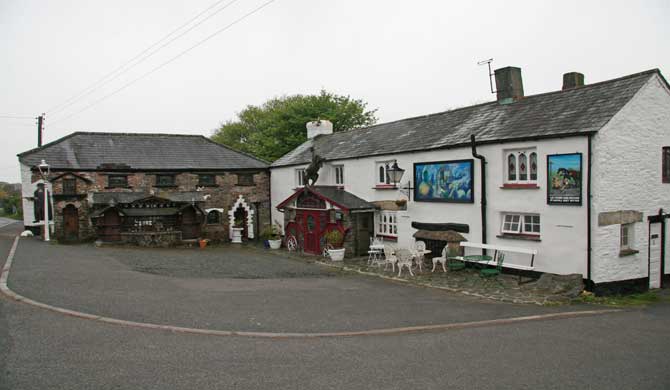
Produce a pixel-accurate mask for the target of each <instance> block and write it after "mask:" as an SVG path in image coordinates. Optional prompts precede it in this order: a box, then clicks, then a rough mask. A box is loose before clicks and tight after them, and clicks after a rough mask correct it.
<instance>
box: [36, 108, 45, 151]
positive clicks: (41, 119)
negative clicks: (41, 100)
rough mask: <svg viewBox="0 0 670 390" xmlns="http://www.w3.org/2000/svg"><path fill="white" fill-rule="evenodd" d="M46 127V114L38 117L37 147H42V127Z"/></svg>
mask: <svg viewBox="0 0 670 390" xmlns="http://www.w3.org/2000/svg"><path fill="white" fill-rule="evenodd" d="M43 125H44V114H42V115H40V116H38V117H37V147H38V148H41V147H42V126H43Z"/></svg>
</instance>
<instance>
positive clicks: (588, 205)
mask: <svg viewBox="0 0 670 390" xmlns="http://www.w3.org/2000/svg"><path fill="white" fill-rule="evenodd" d="M587 137H588V141H587V142H588V143H587V151H586V154H587V155H588V159H589V163H588V169H589V170H588V172H587V173H588V174H587V176H586V280H587V284H588V287H590V289H591V290H593V281H592V279H591V134H589V135H588V136H587Z"/></svg>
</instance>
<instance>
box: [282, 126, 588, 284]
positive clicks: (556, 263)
mask: <svg viewBox="0 0 670 390" xmlns="http://www.w3.org/2000/svg"><path fill="white" fill-rule="evenodd" d="M524 147H536V148H537V150H536V152H537V153H538V186H539V187H540V188H539V189H501V188H500V187H501V186H502V184H503V172H504V166H505V165H504V156H503V150H505V149H514V148H524ZM575 152H579V153H582V154H583V161H584V163H583V165H584V177H586V170H587V163H586V161H587V140H586V137H572V138H563V139H554V140H544V141H537V142H523V143H509V144H495V145H486V146H481V147H479V148H478V153H479V154H482V155H484V156H485V157H486V159H487V197H488V212H487V219H488V242H489V243H490V244H497V245H504V246H516V247H524V248H531V249H537V250H538V256H537V258H536V259H535V269H536V270H537V271H541V272H552V273H559V274H568V273H580V274H582V275H584V276H586V252H587V251H586V248H587V243H586V200H585V199H586V198H585V196H586V182H585V181H584V183H583V188H584V191H583V196H584V202H583V204H582V205H581V206H549V205H547V201H546V195H547V192H546V190H547V188H546V181H547V179H546V161H547V159H546V156H547V154H558V153H575ZM470 158H473V157H472V154H471V150H470V148H458V149H450V150H439V151H426V152H419V153H406V154H397V155H387V156H375V157H366V158H359V159H349V160H338V161H331V162H329V163H327V164H324V167H323V168H322V169H321V171H320V172H319V181H318V182H317V184H321V185H326V184H333V183H334V174H333V173H332V172H331V171H332V164H338V165H339V164H342V165H344V183H345V185H344V188H345V189H346V190H347V191H349V192H351V193H353V194H355V195H357V196H359V197H361V198H363V199H366V200H368V201H375V200H395V199H398V198H401V197H403V196H402V195H401V194H400V193H399V191H398V190H380V189H374V186H375V177H376V176H375V175H376V173H377V172H376V169H375V163H376V162H378V161H385V160H394V159H397V161H398V165H399V166H400V167H401V168H404V169H406V172H405V176H404V177H403V180H402V184H403V186H404V185H406V183H407V181H408V180H409V179H411V180H412V181H414V179H413V164H414V163H415V162H429V161H442V160H458V159H470ZM304 167H305V165H302V166H292V167H281V168H273V169H272V175H271V183H272V194H271V197H272V205H273V211H272V212H273V214H272V215H273V219H277V220H279V221H283V215H282V214H281V213H280V212H278V211H277V210H276V208H275V207H276V206H277V204H279V203H280V202H281V201H283V200H284V199H286V198H287V197H289V196H290V195H291V194H292V193H293V189H294V188H295V186H296V182H295V169H296V168H304ZM474 181H475V185H474V186H475V203H473V204H457V203H434V202H415V201H413V200H412V201H411V202H409V203H408V205H407V211H400V212H398V236H399V238H398V244H399V245H403V246H408V245H411V244H412V243H413V241H414V239H413V238H412V234H413V233H414V232H416V230H415V229H413V228H412V227H411V222H412V221H417V222H432V223H446V222H453V223H465V224H468V225H470V233H469V234H465V236H466V237H467V239H468V240H469V241H473V242H481V214H480V202H481V198H480V197H481V191H480V184H481V183H480V163H479V160H477V159H475V175H474ZM412 199H413V197H412ZM505 211H512V212H525V213H538V214H540V217H541V222H540V223H541V240H542V241H540V242H534V241H524V240H512V239H501V238H497V237H496V235H499V234H500V228H501V222H502V221H501V214H502V213H503V212H505ZM505 261H506V262H508V263H513V264H514V263H516V264H520V265H527V264H529V262H530V257H529V256H526V255H513V254H509V255H508V256H506V258H505Z"/></svg>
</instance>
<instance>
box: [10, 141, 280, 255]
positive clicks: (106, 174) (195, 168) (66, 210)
mask: <svg viewBox="0 0 670 390" xmlns="http://www.w3.org/2000/svg"><path fill="white" fill-rule="evenodd" d="M18 157H19V162H20V166H21V178H22V184H23V210H24V225H25V226H26V228H29V229H33V230H37V231H39V227H40V226H42V225H43V222H42V219H43V213H44V210H43V208H44V207H42V204H43V198H42V196H43V186H44V180H43V178H42V175H41V173H40V172H39V170H38V168H37V166H38V165H39V164H40V162H41V161H43V160H44V161H45V162H46V163H47V164H48V165H49V166H50V172H49V176H48V180H47V182H46V185H47V188H48V189H49V191H48V193H49V197H50V199H49V201H50V204H51V209H52V210H49V211H52V212H53V218H52V220H53V222H52V232H53V234H54V236H55V237H56V238H58V239H59V240H67V241H80V240H88V239H94V238H97V239H100V240H102V241H111V242H132V243H137V244H141V245H162V246H165V245H170V244H173V243H175V242H179V241H180V240H194V239H198V238H208V239H211V240H228V239H229V238H230V237H231V235H232V228H233V226H234V225H235V224H236V223H237V224H238V225H240V226H239V227H242V228H243V234H244V237H246V238H248V239H253V238H255V237H257V236H258V232H259V231H260V230H262V229H263V227H265V226H268V225H269V224H270V223H271V220H270V210H269V205H270V188H269V185H270V182H269V172H268V164H267V163H266V162H264V161H261V160H259V159H257V158H254V157H252V156H249V155H247V154H244V153H240V152H238V151H235V150H232V149H230V148H228V147H225V146H223V145H220V144H217V143H215V142H213V141H211V140H209V139H207V138H206V137H203V136H194V135H172V134H130V133H92V132H76V133H73V134H70V135H68V136H66V137H63V138H61V139H58V140H56V141H54V142H51V143H49V144H46V145H44V146H42V147H39V148H36V149H32V150H29V151H26V152H24V153H21V154H19V155H18Z"/></svg>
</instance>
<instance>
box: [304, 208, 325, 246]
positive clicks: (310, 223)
mask: <svg viewBox="0 0 670 390" xmlns="http://www.w3.org/2000/svg"><path fill="white" fill-rule="evenodd" d="M321 214H323V212H321V211H303V213H302V224H301V225H302V229H303V232H302V233H303V237H304V240H305V242H304V245H305V252H306V253H311V254H313V255H319V254H321V218H320V217H321Z"/></svg>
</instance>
